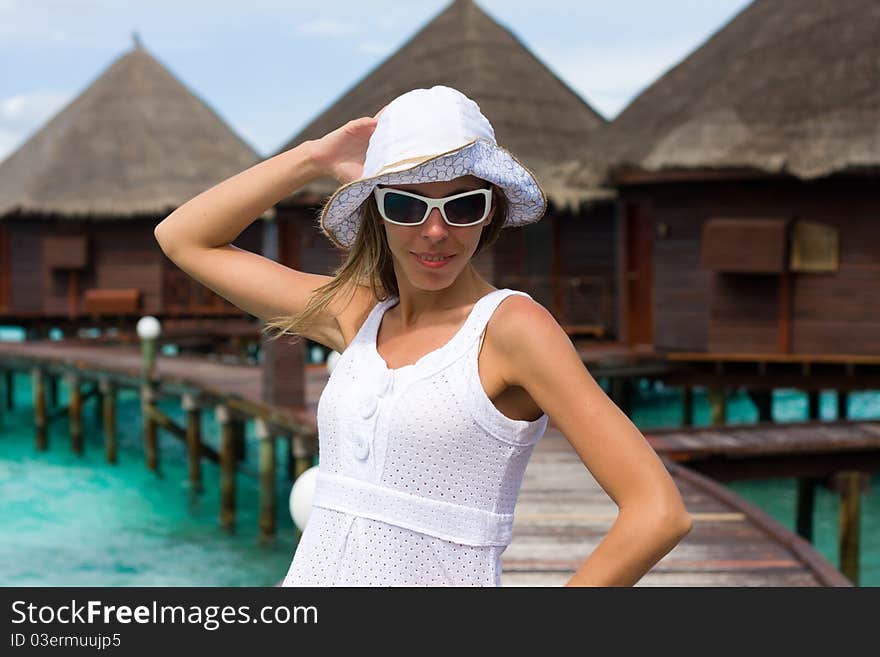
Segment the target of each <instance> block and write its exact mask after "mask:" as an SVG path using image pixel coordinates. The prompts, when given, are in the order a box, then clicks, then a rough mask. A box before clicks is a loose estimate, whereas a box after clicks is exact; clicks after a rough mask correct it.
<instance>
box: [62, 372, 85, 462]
mask: <svg viewBox="0 0 880 657" xmlns="http://www.w3.org/2000/svg"><path fill="white" fill-rule="evenodd" d="M64 381H65V383H66V384H67V387H68V406H69V411H68V416H69V421H70V449H71V450H72V451H73V453H74V454H82V453H83V426H82V391H81V390H80V386H79V384H80V378H79V374H77V373H76V372H68V373H67V374H65V375H64Z"/></svg>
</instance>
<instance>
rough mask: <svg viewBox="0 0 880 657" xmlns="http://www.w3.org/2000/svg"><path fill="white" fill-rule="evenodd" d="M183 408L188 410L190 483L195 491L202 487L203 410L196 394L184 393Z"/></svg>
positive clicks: (187, 434) (199, 491)
mask: <svg viewBox="0 0 880 657" xmlns="http://www.w3.org/2000/svg"><path fill="white" fill-rule="evenodd" d="M182 406H183V410H184V411H185V412H186V453H187V458H188V460H189V483H190V487H191V488H192V490H193V491H194V492H198V493H201V492H202V490H203V488H202V422H201V420H202V412H201V408H200V407H199V403H198V400H197V399H196V396H195V395H193V394H192V393H188V392H187V393H184V394H183V400H182Z"/></svg>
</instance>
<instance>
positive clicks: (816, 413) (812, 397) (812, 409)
mask: <svg viewBox="0 0 880 657" xmlns="http://www.w3.org/2000/svg"><path fill="white" fill-rule="evenodd" d="M821 392H822V391H821V390H808V391H807V400H808V402H807V419H808V420H818V419H820V417H821V409H820V403H819V402H820V396H819V395H820V394H821Z"/></svg>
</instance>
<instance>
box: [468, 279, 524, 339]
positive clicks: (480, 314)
mask: <svg viewBox="0 0 880 657" xmlns="http://www.w3.org/2000/svg"><path fill="white" fill-rule="evenodd" d="M513 294H520V295H522V296H524V297H528V298H529V299H531V298H532V296H531V295H530V294H527V293H526V292H522V291H520V290H512V289H510V288H502V289H499V290H496V291H494V292H491V293H490V294H489V295H488V298H487V299H486V303H484V304H481V306H480V308H479V309H478V310H477V316H476V317H474V325H475V326H476V327H478V328H479V331H480V344H479V346H478V347H477V353H479V351H480V349H482V347H483V340H484V339H485V338H486V328H487V327H488V326H489V319H491V317H492V315H493V314H494V313H495V310H496V309H497V308H498V306H499V305H500V304H501V302H502V301H504V300H505V299H506V298H507V297H509V296H511V295H513Z"/></svg>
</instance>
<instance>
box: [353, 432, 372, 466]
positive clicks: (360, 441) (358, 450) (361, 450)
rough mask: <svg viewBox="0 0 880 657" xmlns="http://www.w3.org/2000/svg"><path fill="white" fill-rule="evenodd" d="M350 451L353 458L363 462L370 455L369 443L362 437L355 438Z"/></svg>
mask: <svg viewBox="0 0 880 657" xmlns="http://www.w3.org/2000/svg"><path fill="white" fill-rule="evenodd" d="M351 445H352V451H353V452H354V455H355V457H357V458H358V459H360V460H361V461H363V460H364V459H365V458H367V456H368V455H369V453H370V443H369V441H368V440H367V439H366V438H365V437H363V436H355V437H354V438H353V439H352V441H351Z"/></svg>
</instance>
